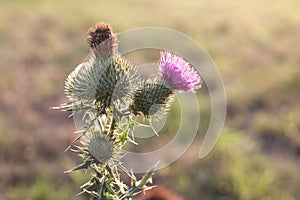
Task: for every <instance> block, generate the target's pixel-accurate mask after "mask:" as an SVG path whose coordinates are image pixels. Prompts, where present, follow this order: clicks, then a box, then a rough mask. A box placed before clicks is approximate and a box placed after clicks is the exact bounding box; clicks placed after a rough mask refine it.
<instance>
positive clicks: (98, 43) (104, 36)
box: [87, 22, 118, 57]
mask: <svg viewBox="0 0 300 200" xmlns="http://www.w3.org/2000/svg"><path fill="white" fill-rule="evenodd" d="M117 41H118V40H117V36H116V34H115V33H113V30H112V28H111V26H110V25H109V24H106V23H103V22H100V23H98V24H97V25H96V26H95V27H94V28H91V29H90V30H89V32H88V37H87V42H88V44H89V47H90V48H91V50H92V51H93V52H94V54H95V55H96V57H98V56H99V57H103V56H111V55H113V54H115V53H116V52H117V48H118V44H117Z"/></svg>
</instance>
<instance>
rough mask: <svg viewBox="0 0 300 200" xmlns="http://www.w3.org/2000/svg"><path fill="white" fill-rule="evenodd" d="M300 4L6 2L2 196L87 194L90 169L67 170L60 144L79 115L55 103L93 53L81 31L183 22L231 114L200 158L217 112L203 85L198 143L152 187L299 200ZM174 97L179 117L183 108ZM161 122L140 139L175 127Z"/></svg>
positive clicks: (208, 198) (208, 195) (0, 36)
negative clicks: (220, 83)
mask: <svg viewBox="0 0 300 200" xmlns="http://www.w3.org/2000/svg"><path fill="white" fill-rule="evenodd" d="M299 8H300V7H299V2H298V1H297V0H286V1H276V0H272V1H271V0H265V1H261V0H252V1H250V0H248V1H240V2H239V1H233V0H227V1H198V0H191V1H180V0H174V1H167V0H163V1H156V2H155V1H150V0H129V1H123V2H122V1H116V0H111V1H104V0H97V1H96V0H87V1H83V0H82V1H78V0H72V1H71V0H66V1H50V0H45V1H34V0H22V1H21V0H20V1H17V0H11V1H5V0H0V44H1V45H0V69H1V73H0V91H1V96H0V199H24V200H25V199H26V200H27V199H28V200H29V199H30V200H31V199H32V200H48V199H49V200H53V199H84V197H83V196H79V197H76V196H74V195H75V194H76V193H78V192H79V186H80V184H82V183H83V181H84V180H86V179H87V178H88V177H89V176H88V174H87V175H84V173H81V172H75V173H71V174H64V173H63V171H64V170H68V169H70V168H72V167H73V166H75V165H76V163H77V164H78V163H79V159H78V158H77V157H76V155H74V154H72V153H69V152H68V153H63V151H64V149H65V148H66V147H67V145H68V144H69V142H70V141H71V140H72V139H73V138H74V137H75V136H76V135H75V134H74V133H72V132H74V131H75V127H74V123H73V120H72V119H68V118H67V116H68V114H67V113H63V112H59V111H53V110H50V109H49V108H50V107H51V106H55V105H59V104H60V103H63V102H65V101H66V99H65V97H64V95H63V90H64V88H63V85H64V79H65V78H66V76H67V74H68V73H69V72H70V71H71V70H72V69H73V68H74V67H75V66H76V65H78V64H79V63H80V62H81V61H82V60H83V59H84V58H85V56H86V55H87V54H88V53H89V49H88V47H87V45H86V42H85V36H86V32H87V30H88V28H89V27H91V26H94V25H95V23H96V22H98V21H104V22H108V23H110V24H111V25H112V26H113V28H114V30H115V31H117V32H122V31H125V30H128V29H131V28H136V27H144V26H160V27H165V28H171V29H175V30H177V31H180V32H182V33H184V34H186V35H188V36H190V37H192V38H194V39H195V40H196V41H197V42H198V43H199V44H200V45H202V46H203V47H204V48H205V49H206V50H207V51H208V53H209V54H210V56H211V57H212V59H213V60H214V61H215V63H216V65H217V66H218V67H219V70H220V72H221V74H222V77H223V79H224V82H225V87H226V93H227V98H228V104H227V108H228V112H227V118H226V123H225V126H224V130H223V132H222V135H221V137H220V140H219V141H218V143H217V145H216V146H215V148H214V150H213V151H212V152H211V153H210V154H209V155H208V156H207V157H205V158H204V159H201V160H199V159H198V157H197V154H198V150H199V145H200V144H201V141H202V138H203V134H205V131H206V129H207V126H208V123H209V119H210V100H209V94H208V91H207V90H206V88H205V87H204V88H203V89H201V91H200V92H199V102H200V107H201V122H200V129H199V134H198V136H197V138H196V140H195V142H194V144H193V145H192V147H191V148H190V149H189V150H188V151H187V152H186V153H185V154H184V156H183V157H182V158H180V159H179V160H178V161H176V162H175V163H173V164H172V165H171V166H169V167H167V168H165V169H163V170H160V171H158V172H157V173H156V174H155V176H154V183H155V184H158V185H164V186H166V187H168V188H170V189H171V190H172V191H173V192H175V193H177V194H179V195H181V196H183V197H184V198H185V199H186V200H196V199H205V200H214V199H223V200H225V199H228V200H232V199H241V200H250V199H251V200H254V199H265V200H277V199H278V200H279V199H283V200H293V199H295V200H296V199H300V189H299V185H300V175H299V166H300V135H299V132H300V120H299V119H300V106H299V99H300V84H299V78H300V66H299V64H300V48H299V45H300V13H299ZM131 57H133V58H134V57H135V59H136V61H134V60H133V63H135V62H137V63H138V62H141V61H143V59H144V60H147V59H149V57H150V58H153V57H155V58H156V59H158V53H157V52H152V51H149V52H147V51H145V52H142V53H141V54H140V55H136V56H131ZM176 105H178V104H176V103H175V105H174V106H173V108H172V110H171V112H173V113H175V114H176V113H177V115H172V116H180V115H178V107H176ZM177 118H178V117H177ZM177 118H176V117H175V118H174V119H172V120H173V121H174V120H175V121H176V120H178V119H177ZM163 131H164V132H165V133H164V134H162V135H161V136H160V137H159V138H158V139H155V140H156V141H159V142H158V143H157V142H155V143H153V142H146V140H144V141H140V143H141V144H142V145H140V146H137V147H136V148H137V149H139V148H140V149H145V151H146V150H147V149H151V148H152V147H153V146H157V145H158V146H159V145H163V144H164V143H166V142H168V141H169V140H170V136H172V133H173V132H175V131H176V127H175V128H174V126H173V125H172V123H171V122H168V121H167V123H166V126H165V127H164V129H163ZM187 132H188V130H187ZM154 144H155V145H154ZM152 149H153V148H152ZM137 151H138V150H137Z"/></svg>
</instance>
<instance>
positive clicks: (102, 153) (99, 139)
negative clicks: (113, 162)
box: [87, 134, 114, 163]
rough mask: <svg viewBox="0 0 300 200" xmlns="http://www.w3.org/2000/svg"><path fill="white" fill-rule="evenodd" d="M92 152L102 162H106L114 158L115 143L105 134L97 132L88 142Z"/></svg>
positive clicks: (89, 149)
mask: <svg viewBox="0 0 300 200" xmlns="http://www.w3.org/2000/svg"><path fill="white" fill-rule="evenodd" d="M87 149H88V151H89V152H90V154H91V155H92V156H93V157H94V158H95V159H96V160H98V161H99V162H100V163H106V162H107V161H108V160H110V159H112V158H113V155H114V145H113V143H112V142H111V141H109V140H108V139H107V137H105V136H104V135H100V134H96V135H93V136H92V137H91V139H90V140H89V141H88V143H87Z"/></svg>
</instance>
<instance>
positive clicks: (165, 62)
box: [56, 23, 202, 200]
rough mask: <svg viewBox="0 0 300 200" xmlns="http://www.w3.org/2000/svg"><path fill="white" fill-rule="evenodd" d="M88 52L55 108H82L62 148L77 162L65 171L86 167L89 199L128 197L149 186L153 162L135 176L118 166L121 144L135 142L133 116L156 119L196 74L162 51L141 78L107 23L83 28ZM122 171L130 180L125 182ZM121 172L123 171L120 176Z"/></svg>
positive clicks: (192, 84)
mask: <svg viewBox="0 0 300 200" xmlns="http://www.w3.org/2000/svg"><path fill="white" fill-rule="evenodd" d="M87 43H88V45H89V47H90V50H91V53H90V56H89V57H88V58H87V59H86V60H85V61H84V62H83V63H81V64H80V65H79V66H77V67H76V68H75V69H74V71H72V72H71V73H70V74H69V75H68V77H67V79H66V81H65V94H66V96H67V98H68V102H66V103H64V104H62V105H60V106H58V107H56V108H58V109H61V110H64V111H68V112H71V116H74V115H77V114H79V113H83V115H82V120H83V122H84V126H83V127H81V128H80V129H79V130H78V131H77V133H78V137H77V138H76V139H75V140H74V141H73V142H72V143H71V144H70V146H69V147H68V148H67V150H71V151H73V152H75V153H77V154H78V155H79V156H80V157H81V158H82V163H81V164H79V165H78V166H76V167H74V168H73V169H71V170H69V171H67V172H72V171H76V170H87V171H88V172H90V173H91V178H90V180H89V181H87V182H86V183H84V184H83V185H82V186H81V189H82V192H80V193H87V194H88V195H89V196H90V199H94V200H95V199H103V200H104V199H105V200H110V199H111V200H119V199H120V200H121V199H131V198H132V197H133V196H134V195H136V194H138V193H139V192H141V191H143V190H146V189H149V188H150V187H151V186H150V185H149V184H150V183H151V181H152V180H151V177H152V175H153V172H154V169H155V166H153V167H152V168H151V169H149V171H148V172H147V173H146V174H145V175H144V177H143V178H142V179H141V180H137V178H136V177H135V176H134V174H133V173H132V172H129V171H128V170H127V169H126V168H125V167H124V166H123V165H122V157H123V156H124V153H123V150H122V149H123V146H124V145H125V143H127V142H133V143H135V141H134V136H133V133H134V127H135V126H143V125H144V124H141V123H140V122H138V121H136V120H135V119H136V116H138V115H141V116H142V117H144V118H145V119H148V120H150V121H151V120H155V119H159V118H160V117H161V116H163V115H165V114H166V113H167V112H168V110H169V109H170V106H171V104H172V102H173V99H174V94H175V91H176V90H179V91H188V92H195V90H197V89H199V88H200V87H201V83H202V82H201V79H200V77H199V75H198V74H197V72H196V71H195V70H194V69H193V68H192V67H191V66H190V64H189V63H188V62H186V61H185V60H183V59H182V58H181V57H179V56H176V55H174V54H172V53H170V52H167V51H163V52H161V59H160V62H159V64H158V65H159V67H158V71H159V73H158V74H157V76H156V77H155V78H148V79H146V80H144V79H142V78H141V77H140V76H139V74H138V72H137V69H136V67H135V66H134V65H133V64H131V63H130V62H129V61H128V60H126V59H125V58H124V57H123V56H121V55H120V53H119V52H118V40H117V34H115V33H113V31H112V28H111V27H110V25H109V24H106V23H98V24H97V25H96V26H95V27H94V28H91V29H90V30H89V31H88V37H87ZM121 174H123V175H126V176H128V177H129V179H130V180H131V182H130V184H125V183H124V182H123V180H122V179H121ZM122 177H123V176H122Z"/></svg>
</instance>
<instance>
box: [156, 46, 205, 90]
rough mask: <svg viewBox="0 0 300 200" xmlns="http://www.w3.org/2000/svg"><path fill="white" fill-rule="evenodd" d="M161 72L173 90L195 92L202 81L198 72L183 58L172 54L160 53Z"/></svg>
mask: <svg viewBox="0 0 300 200" xmlns="http://www.w3.org/2000/svg"><path fill="white" fill-rule="evenodd" d="M159 71H160V72H161V73H162V75H163V78H164V79H165V80H166V81H167V83H168V84H169V86H170V87H171V89H176V90H183V91H187V92H195V90H197V89H199V88H201V85H202V81H201V78H200V76H199V75H198V73H197V71H196V70H195V69H193V68H192V67H191V66H190V64H189V63H188V62H187V61H185V60H184V59H183V58H181V57H179V56H176V55H174V54H172V53H170V52H167V51H162V52H161V53H160V63H159Z"/></svg>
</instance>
